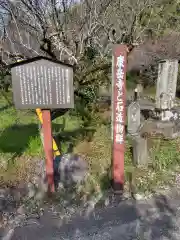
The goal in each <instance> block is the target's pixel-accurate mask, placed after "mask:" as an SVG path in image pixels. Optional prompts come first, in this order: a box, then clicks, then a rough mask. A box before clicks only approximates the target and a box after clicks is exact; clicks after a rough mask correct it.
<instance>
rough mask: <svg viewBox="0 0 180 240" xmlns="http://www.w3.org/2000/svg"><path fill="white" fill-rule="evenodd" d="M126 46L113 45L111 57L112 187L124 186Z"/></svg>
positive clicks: (117, 190) (120, 188)
mask: <svg viewBox="0 0 180 240" xmlns="http://www.w3.org/2000/svg"><path fill="white" fill-rule="evenodd" d="M126 66H127V46H126V45H114V47H113V58H112V140H113V144H112V166H113V169H112V175H113V188H114V190H115V191H116V192H122V190H123V186H124V155H125V121H126V109H125V107H126V97H125V94H126Z"/></svg>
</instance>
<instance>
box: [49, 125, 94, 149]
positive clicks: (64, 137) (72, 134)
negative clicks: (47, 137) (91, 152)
mask: <svg viewBox="0 0 180 240" xmlns="http://www.w3.org/2000/svg"><path fill="white" fill-rule="evenodd" d="M95 131H96V129H94V128H78V129H74V130H72V131H66V130H63V131H61V132H59V133H56V134H54V139H55V141H56V143H57V145H58V148H59V150H60V151H61V152H62V144H64V143H66V144H67V145H68V147H67V148H68V149H67V151H66V152H68V153H70V152H72V150H73V147H74V146H75V145H76V144H77V143H78V142H79V141H84V140H86V141H89V142H90V141H92V138H93V135H94V133H95Z"/></svg>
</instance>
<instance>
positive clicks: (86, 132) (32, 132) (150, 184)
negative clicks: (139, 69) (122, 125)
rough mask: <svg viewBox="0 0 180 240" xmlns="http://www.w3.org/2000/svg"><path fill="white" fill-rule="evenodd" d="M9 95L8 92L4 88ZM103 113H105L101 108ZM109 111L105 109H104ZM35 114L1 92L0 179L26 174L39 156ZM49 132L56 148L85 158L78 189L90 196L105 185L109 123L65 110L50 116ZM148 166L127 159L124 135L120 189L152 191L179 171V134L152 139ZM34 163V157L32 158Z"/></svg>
mask: <svg viewBox="0 0 180 240" xmlns="http://www.w3.org/2000/svg"><path fill="white" fill-rule="evenodd" d="M8 98H9V99H10V100H11V98H12V96H11V95H10V94H9V96H8ZM105 115H106V114H105ZM108 116H109V114H108ZM38 124H39V122H38V120H37V117H36V114H35V113H34V112H33V111H18V110H15V109H14V107H13V106H9V105H8V103H7V101H6V100H5V99H4V98H3V97H1V98H0V166H1V168H0V175H1V179H0V180H1V182H0V184H7V183H11V184H15V182H19V181H20V180H22V179H23V180H28V172H30V171H31V170H32V165H33V164H32V163H33V159H36V158H43V148H42V143H41V138H40V136H39V131H38ZM53 132H54V134H55V135H56V140H57V142H58V144H59V146H60V148H61V152H63V153H65V152H67V151H69V147H70V146H71V147H72V149H71V151H73V152H75V153H78V154H81V155H82V156H83V157H84V158H85V159H86V161H87V162H88V164H89V174H88V177H87V181H86V182H85V184H84V185H83V188H82V189H81V190H80V192H79V194H82V195H83V196H89V195H91V194H92V193H95V192H96V193H99V192H103V191H104V190H105V189H107V188H109V187H110V177H111V139H110V136H111V130H110V124H109V123H108V121H106V120H105V119H104V118H103V120H102V119H101V118H99V117H98V116H97V115H94V116H93V118H92V119H91V122H90V123H89V125H88V126H87V124H86V125H85V127H84V122H83V121H82V120H81V118H80V116H76V115H75V114H73V113H72V114H66V115H65V116H62V117H59V118H58V119H56V120H54V121H53ZM152 141H153V144H152V143H151V145H152V148H151V149H150V158H151V160H152V162H153V164H152V166H150V167H149V168H148V169H143V168H137V167H135V166H133V164H132V155H131V145H130V141H129V140H128V139H127V140H126V153H125V177H126V184H125V189H126V190H127V191H131V186H133V188H134V190H133V191H134V192H142V193H147V194H148V193H152V192H155V191H156V190H157V189H159V188H162V187H163V186H165V185H171V184H173V183H174V181H175V175H174V173H175V172H177V173H178V172H179V170H180V168H179V163H180V157H179V150H180V149H179V148H180V144H179V143H180V140H179V139H176V140H173V141H163V140H160V139H159V140H152ZM34 163H35V162H34Z"/></svg>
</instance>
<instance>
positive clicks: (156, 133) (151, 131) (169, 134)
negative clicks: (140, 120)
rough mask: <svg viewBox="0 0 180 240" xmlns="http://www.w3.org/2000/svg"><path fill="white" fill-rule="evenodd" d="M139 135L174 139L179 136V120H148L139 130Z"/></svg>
mask: <svg viewBox="0 0 180 240" xmlns="http://www.w3.org/2000/svg"><path fill="white" fill-rule="evenodd" d="M140 134H141V136H149V137H163V138H165V139H175V138H177V137H180V121H179V120H178V121H161V120H148V121H146V122H145V123H144V125H143V127H142V128H141V132H140Z"/></svg>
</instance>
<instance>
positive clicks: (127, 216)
mask: <svg viewBox="0 0 180 240" xmlns="http://www.w3.org/2000/svg"><path fill="white" fill-rule="evenodd" d="M179 199H180V197H179ZM175 200H176V204H174V203H173V200H172V198H171V199H170V198H169V197H167V196H165V195H158V196H154V197H153V198H152V199H150V200H148V201H145V200H143V201H136V200H132V199H129V200H122V198H121V197H120V196H117V195H114V194H112V193H108V194H107V195H106V197H105V198H104V202H106V204H104V206H102V207H101V208H99V207H96V208H93V209H92V211H90V212H89V211H88V207H87V206H88V203H87V202H86V204H85V207H84V206H83V207H79V206H78V208H76V209H75V210H76V211H75V212H76V214H70V210H71V211H72V208H75V207H74V205H73V202H72V201H70V205H69V206H68V205H67V204H65V206H64V205H63V208H64V209H66V217H65V218H64V219H63V217H62V216H63V211H61V209H60V208H59V207H58V206H57V205H56V206H55V205H53V206H54V211H55V212H56V214H57V212H59V216H61V217H58V215H56V216H57V217H56V218H54V213H53V212H51V211H48V212H46V213H45V214H44V216H42V217H41V218H40V219H39V220H38V221H37V222H36V224H31V225H28V226H25V227H22V228H17V229H16V231H15V234H14V236H13V238H12V240H15V239H18V240H21V239H27V240H29V239H38V240H41V239H44V240H46V239H47V240H48V239H51V238H52V236H53V237H54V238H55V237H56V238H55V239H87V240H93V239H100V240H102V239H112V240H126V239H127V240H130V239H131V240H133V239H134V240H135V239H141V240H159V239H169V240H170V239H172V240H178V239H179V237H178V236H179V233H180V229H179V226H178V225H179V224H178V221H177V216H176V215H177V207H179V201H177V200H178V199H177V196H176V199H175ZM91 203H92V201H91ZM68 208H69V210H68ZM68 214H69V215H71V216H69V220H68V221H67V215H68ZM39 225H40V226H41V227H40V228H39Z"/></svg>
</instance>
